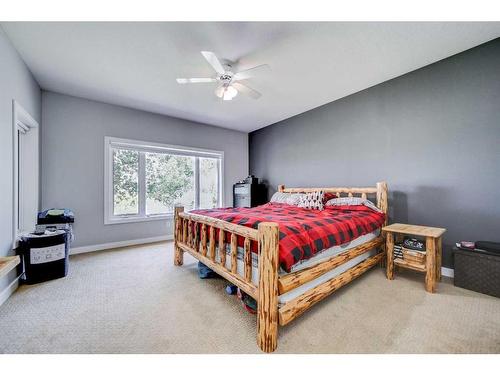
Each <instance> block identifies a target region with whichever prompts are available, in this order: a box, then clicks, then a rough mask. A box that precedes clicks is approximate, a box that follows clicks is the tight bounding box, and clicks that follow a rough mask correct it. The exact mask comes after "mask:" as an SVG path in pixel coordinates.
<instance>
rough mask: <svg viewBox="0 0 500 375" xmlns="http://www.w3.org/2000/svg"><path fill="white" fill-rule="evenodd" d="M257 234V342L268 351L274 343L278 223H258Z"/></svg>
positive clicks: (276, 332) (275, 343) (276, 343)
mask: <svg viewBox="0 0 500 375" xmlns="http://www.w3.org/2000/svg"><path fill="white" fill-rule="evenodd" d="M258 237H259V294H258V301H257V344H258V345H259V347H260V349H261V350H262V351H264V352H266V353H270V352H273V351H274V350H276V347H277V346H278V260H279V228H278V224H277V223H260V224H259V226H258Z"/></svg>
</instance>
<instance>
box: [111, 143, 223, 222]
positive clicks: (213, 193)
mask: <svg viewBox="0 0 500 375" xmlns="http://www.w3.org/2000/svg"><path fill="white" fill-rule="evenodd" d="M223 157H224V153H223V152H221V151H212V150H202V149H194V148H187V147H182V146H172V145H162V144H157V143H151V142H141V141H133V140H128V139H119V138H112V137H105V163H106V165H105V188H104V190H105V192H104V193H105V203H104V211H105V219H104V220H105V224H114V223H123V222H135V221H147V220H159V219H165V218H169V217H171V216H172V215H173V212H174V206H175V205H177V204H180V205H182V206H184V207H185V210H192V209H199V208H214V207H220V206H221V202H222V196H223V194H222V186H223V183H222V166H223Z"/></svg>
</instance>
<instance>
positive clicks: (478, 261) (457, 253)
mask: <svg viewBox="0 0 500 375" xmlns="http://www.w3.org/2000/svg"><path fill="white" fill-rule="evenodd" d="M476 246H477V243H476ZM453 254H454V262H455V271H454V272H455V275H454V279H453V280H454V284H455V286H458V287H460V288H465V289H470V290H473V291H475V292H479V293H484V294H489V295H490V296H494V297H500V254H498V253H496V252H491V251H484V250H478V249H475V250H469V249H460V248H454V249H453Z"/></svg>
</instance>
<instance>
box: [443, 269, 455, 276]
mask: <svg viewBox="0 0 500 375" xmlns="http://www.w3.org/2000/svg"><path fill="white" fill-rule="evenodd" d="M441 275H442V276H446V277H451V278H453V277H455V270H454V269H453V268H446V267H441Z"/></svg>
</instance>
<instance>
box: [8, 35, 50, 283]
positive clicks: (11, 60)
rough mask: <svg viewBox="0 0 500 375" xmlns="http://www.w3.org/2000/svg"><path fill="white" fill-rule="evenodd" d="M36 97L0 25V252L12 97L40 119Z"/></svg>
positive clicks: (10, 203) (37, 90)
mask: <svg viewBox="0 0 500 375" xmlns="http://www.w3.org/2000/svg"><path fill="white" fill-rule="evenodd" d="M40 98H41V93H40V87H39V86H38V84H37V82H36V81H35V80H34V78H33V76H32V75H31V73H30V71H29V70H28V68H27V67H26V65H25V64H24V62H23V61H22V60H21V58H20V57H19V55H18V53H17V51H16V50H15V49H14V47H13V46H12V45H11V43H10V41H9V39H8V38H7V36H6V35H5V33H4V31H3V29H2V28H1V27H0V172H1V178H0V197H1V199H0V256H6V255H13V253H12V232H13V230H12V225H13V223H12V217H13V191H12V186H13V181H12V178H13V170H12V156H13V155H12V152H13V151H12V146H13V143H12V99H15V100H17V101H18V102H19V103H20V104H21V105H22V106H23V107H24V108H25V109H26V110H27V111H28V112H29V113H30V114H31V115H32V116H33V118H34V119H35V120H37V121H38V122H40V117H41V106H40V103H41V99H40ZM15 276H16V275H15V271H12V272H11V273H10V274H9V275H7V276H6V277H3V278H1V279H0V293H1V292H2V291H3V290H4V289H5V287H6V286H7V285H9V283H10V282H11V281H12V280H13V279H14V278H15Z"/></svg>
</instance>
